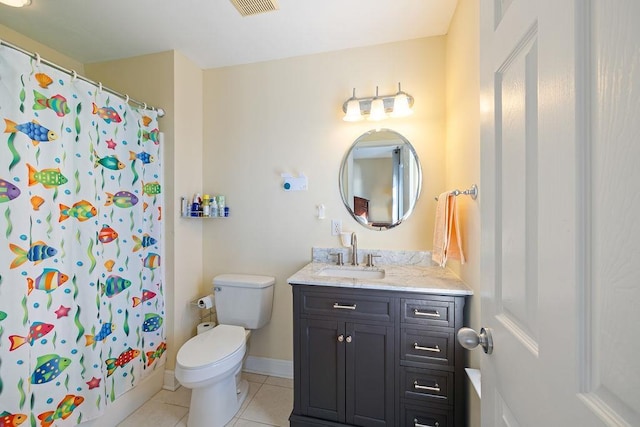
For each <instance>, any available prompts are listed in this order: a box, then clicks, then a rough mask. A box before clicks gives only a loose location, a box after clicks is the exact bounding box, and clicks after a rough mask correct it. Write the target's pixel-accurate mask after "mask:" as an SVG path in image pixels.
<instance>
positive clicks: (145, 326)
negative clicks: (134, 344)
mask: <svg viewBox="0 0 640 427" xmlns="http://www.w3.org/2000/svg"><path fill="white" fill-rule="evenodd" d="M160 326H162V317H160V315H159V314H156V313H147V314H145V316H144V322H143V323H142V330H143V331H144V332H153V331H157V330H158V329H160Z"/></svg>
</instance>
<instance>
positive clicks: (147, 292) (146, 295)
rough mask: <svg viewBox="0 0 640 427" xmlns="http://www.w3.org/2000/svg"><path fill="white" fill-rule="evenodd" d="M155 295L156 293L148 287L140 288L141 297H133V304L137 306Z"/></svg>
mask: <svg viewBox="0 0 640 427" xmlns="http://www.w3.org/2000/svg"><path fill="white" fill-rule="evenodd" d="M155 296H156V293H155V292H153V291H150V290H148V289H143V290H142V298H138V297H133V298H132V299H133V306H134V307H137V306H139V305H140V304H142V303H143V302H145V301H149V300H150V299H152V298H153V297H155Z"/></svg>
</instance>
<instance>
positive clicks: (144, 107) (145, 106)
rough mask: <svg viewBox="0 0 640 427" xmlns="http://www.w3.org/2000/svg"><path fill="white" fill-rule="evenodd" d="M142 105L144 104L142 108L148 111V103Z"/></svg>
mask: <svg viewBox="0 0 640 427" xmlns="http://www.w3.org/2000/svg"><path fill="white" fill-rule="evenodd" d="M142 104H143V107H142V108H143V109H145V110H146V109H147V103H146V102H143V103H142Z"/></svg>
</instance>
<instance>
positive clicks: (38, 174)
mask: <svg viewBox="0 0 640 427" xmlns="http://www.w3.org/2000/svg"><path fill="white" fill-rule="evenodd" d="M27 168H28V170H29V186H32V185H36V184H37V183H40V184H42V185H43V186H44V188H53V187H57V186H59V185H62V184H66V183H67V182H68V180H67V178H66V177H65V176H64V175H62V174H61V173H60V168H56V169H53V168H50V169H42V170H41V171H37V170H36V169H35V168H34V167H33V166H31V165H30V164H29V163H27Z"/></svg>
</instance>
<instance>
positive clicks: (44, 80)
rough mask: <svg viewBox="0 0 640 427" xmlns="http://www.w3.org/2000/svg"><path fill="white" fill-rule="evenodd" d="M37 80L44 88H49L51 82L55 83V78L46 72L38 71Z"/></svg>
mask: <svg viewBox="0 0 640 427" xmlns="http://www.w3.org/2000/svg"><path fill="white" fill-rule="evenodd" d="M35 77H36V81H37V82H38V85H39V86H40V87H41V88H42V89H47V88H48V87H49V85H50V84H51V83H53V79H52V78H51V77H49V76H48V75H46V74H45V73H36V76H35Z"/></svg>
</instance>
